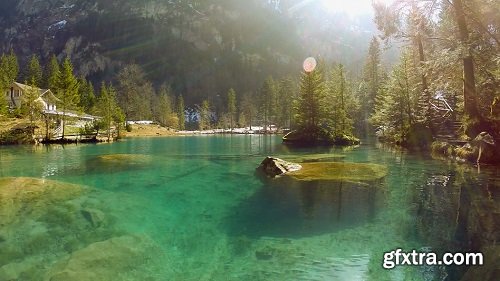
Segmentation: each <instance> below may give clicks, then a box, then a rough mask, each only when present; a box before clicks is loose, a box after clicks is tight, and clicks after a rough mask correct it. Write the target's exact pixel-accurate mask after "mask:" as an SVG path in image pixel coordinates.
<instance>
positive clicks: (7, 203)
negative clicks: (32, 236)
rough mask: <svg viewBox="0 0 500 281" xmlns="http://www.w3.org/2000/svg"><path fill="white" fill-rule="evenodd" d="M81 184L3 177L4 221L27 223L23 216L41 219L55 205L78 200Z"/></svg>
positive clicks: (0, 212) (0, 209) (0, 213)
mask: <svg viewBox="0 0 500 281" xmlns="http://www.w3.org/2000/svg"><path fill="white" fill-rule="evenodd" d="M84 192H85V188H83V187H82V186H79V185H74V184H69V183H63V182H57V181H52V180H46V179H37V178H23V177H20V178H0V222H1V223H2V224H3V225H8V224H11V223H14V222H19V221H21V220H25V219H26V218H25V217H22V216H20V214H21V213H26V214H29V215H30V217H32V218H33V217H40V216H41V215H43V214H44V213H45V212H46V211H47V208H48V207H49V206H53V205H54V203H55V202H63V201H66V200H70V199H72V198H75V197H78V196H79V195H81V194H83V193H84Z"/></svg>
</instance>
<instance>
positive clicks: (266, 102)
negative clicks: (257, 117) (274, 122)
mask: <svg viewBox="0 0 500 281" xmlns="http://www.w3.org/2000/svg"><path fill="white" fill-rule="evenodd" d="M260 95H261V96H260V111H261V115H262V116H263V117H264V119H263V121H264V130H267V127H268V126H269V125H270V124H269V123H270V120H271V119H272V117H273V116H274V114H275V112H276V83H275V82H274V79H273V77H271V76H269V77H268V78H267V79H266V80H265V81H264V84H263V85H262V89H261V91H260Z"/></svg>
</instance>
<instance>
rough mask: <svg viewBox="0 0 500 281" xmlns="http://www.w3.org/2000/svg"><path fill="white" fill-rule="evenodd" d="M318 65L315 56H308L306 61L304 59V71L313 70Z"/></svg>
mask: <svg viewBox="0 0 500 281" xmlns="http://www.w3.org/2000/svg"><path fill="white" fill-rule="evenodd" d="M316 65H318V63H317V62H316V59H315V58H313V57H308V58H307V59H306V60H305V61H304V65H303V67H304V71H305V72H308V73H309V72H313V71H314V69H315V68H316Z"/></svg>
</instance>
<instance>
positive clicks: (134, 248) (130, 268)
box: [45, 235, 161, 281]
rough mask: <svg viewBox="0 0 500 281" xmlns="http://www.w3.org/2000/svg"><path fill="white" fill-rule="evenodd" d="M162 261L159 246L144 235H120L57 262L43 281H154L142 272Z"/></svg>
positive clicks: (91, 245)
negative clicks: (157, 261)
mask: <svg viewBox="0 0 500 281" xmlns="http://www.w3.org/2000/svg"><path fill="white" fill-rule="evenodd" d="M159 258H161V253H160V251H159V249H158V247H157V246H156V245H155V243H154V241H152V240H151V239H150V238H149V237H147V236H135V235H134V236H132V235H127V236H121V237H115V238H111V239H108V240H105V241H101V242H96V243H92V244H90V245H88V246H87V247H85V248H83V249H81V250H78V251H75V252H73V253H72V254H71V255H70V256H69V257H68V258H66V259H64V260H62V261H60V262H58V263H56V264H55V265H54V266H53V267H52V268H51V269H50V270H49V271H48V273H47V274H46V278H45V280H46V281H49V280H50V281H66V280H73V281H83V280H93V281H98V280H103V281H104V280H156V279H152V278H153V277H152V276H147V275H149V274H150V273H151V272H152V271H148V270H138V269H144V267H145V266H147V265H148V263H150V262H151V261H152V260H158V259H159Z"/></svg>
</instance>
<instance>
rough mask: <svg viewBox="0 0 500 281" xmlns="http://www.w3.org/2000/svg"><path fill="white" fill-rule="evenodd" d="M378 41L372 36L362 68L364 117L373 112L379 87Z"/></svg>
mask: <svg viewBox="0 0 500 281" xmlns="http://www.w3.org/2000/svg"><path fill="white" fill-rule="evenodd" d="M381 68H382V67H381V65H380V43H379V41H378V39H377V38H376V37H373V38H372V41H371V42H370V47H369V48H368V56H367V58H366V62H365V65H364V68H363V82H364V83H365V84H366V91H367V92H366V93H365V94H364V95H363V101H364V102H363V108H362V112H363V115H364V117H365V119H368V118H367V117H368V116H369V115H370V114H372V113H373V110H374V104H375V97H376V95H377V92H378V90H379V88H380V82H381V81H380V76H381V71H382V70H381Z"/></svg>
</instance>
